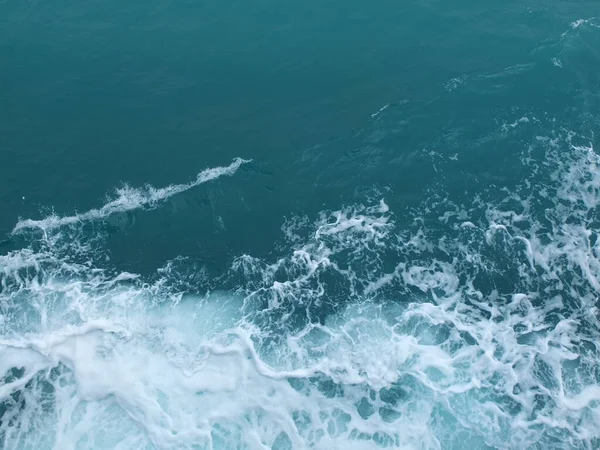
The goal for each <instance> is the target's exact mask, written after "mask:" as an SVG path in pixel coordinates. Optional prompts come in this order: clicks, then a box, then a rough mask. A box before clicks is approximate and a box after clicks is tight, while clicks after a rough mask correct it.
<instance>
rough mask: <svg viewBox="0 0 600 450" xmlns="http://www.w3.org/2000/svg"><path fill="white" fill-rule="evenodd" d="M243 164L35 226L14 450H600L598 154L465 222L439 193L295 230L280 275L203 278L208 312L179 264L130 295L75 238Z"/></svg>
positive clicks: (4, 429) (527, 159)
mask: <svg viewBox="0 0 600 450" xmlns="http://www.w3.org/2000/svg"><path fill="white" fill-rule="evenodd" d="M516 119H517V120H516V122H515V123H518V124H519V125H520V127H528V126H531V127H533V126H535V121H529V120H527V121H525V120H522V119H519V118H518V117H517V118H516ZM242 163H243V161H242V160H240V159H238V160H236V161H234V163H233V164H232V165H230V166H228V167H226V168H218V169H210V170H207V171H204V172H201V174H200V175H199V176H198V181H196V182H193V183H190V184H186V185H176V186H171V187H169V188H165V189H158V190H155V189H151V188H148V189H147V190H144V191H135V193H136V195H134V196H133V201H129V200H128V201H126V202H123V201H121V200H115V201H111V202H109V203H107V204H106V205H104V206H103V207H101V208H99V209H95V210H92V211H89V212H87V213H83V214H80V215H79V216H72V217H71V216H68V217H51V218H48V219H44V220H41V221H31V220H27V221H21V222H19V224H17V226H16V227H15V233H19V234H22V235H23V234H24V235H25V236H28V238H29V239H30V240H31V241H30V242H31V245H29V246H26V247H24V248H22V249H20V250H15V251H13V252H10V253H8V254H5V255H2V256H0V268H1V270H2V271H1V272H0V277H1V278H0V280H1V291H0V324H2V330H3V331H2V335H1V336H0V375H1V376H2V382H1V384H0V442H2V448H4V449H7V450H8V449H19V450H20V449H50V448H54V449H59V448H60V449H92V448H93V449H98V448H107V449H108V448H111V449H151V448H160V449H232V448H240V449H258V448H261V449H264V448H270V449H278V450H283V449H292V448H321V449H335V448H339V449H342V448H343V449H350V448H357V449H358V448H360V449H368V448H406V449H416V448H422V449H441V448H456V449H459V448H467V447H470V448H477V449H480V448H597V447H598V446H599V445H600V432H599V431H598V430H600V372H599V371H598V367H600V364H599V363H600V353H599V349H598V344H597V343H598V342H600V323H599V321H598V292H599V291H600V279H599V277H600V259H599V257H600V247H599V246H600V243H599V241H598V234H597V226H596V225H597V223H598V217H597V209H596V207H597V205H598V200H599V195H600V177H599V175H598V174H599V173H600V172H599V171H598V168H599V165H600V157H599V156H598V154H597V153H596V152H595V150H594V149H593V147H592V146H591V145H590V144H589V140H587V143H586V139H584V138H583V137H582V136H579V135H577V134H576V133H572V132H567V131H561V132H557V133H553V134H551V135H549V136H542V135H539V136H537V137H536V138H535V139H533V140H532V141H531V142H530V143H529V145H528V146H527V148H526V150H525V151H524V152H523V154H522V155H521V163H522V165H523V167H528V168H530V169H531V170H530V175H529V176H528V177H527V178H526V179H524V180H523V182H522V183H520V184H519V185H518V186H516V187H515V188H514V189H512V190H506V189H503V188H496V187H494V186H488V187H487V188H486V189H484V190H482V191H481V192H480V193H479V194H478V195H477V197H476V198H474V201H473V202H472V203H471V204H468V205H463V204H459V203H456V202H454V201H453V199H452V198H451V196H449V195H447V196H444V195H443V194H440V192H439V191H438V192H436V193H432V195H431V196H430V197H429V199H428V200H426V201H424V202H423V204H422V205H421V206H420V207H419V208H417V209H416V210H412V211H405V212H402V213H399V212H398V211H393V210H390V207H389V206H388V205H387V204H386V202H385V200H383V199H380V198H379V199H377V200H375V201H373V200H369V199H365V201H364V204H360V203H356V204H354V205H349V206H347V207H344V208H342V209H340V210H338V211H335V212H328V211H324V212H322V213H321V215H320V216H319V217H318V218H317V219H316V220H311V219H309V218H307V217H296V218H293V219H291V220H288V221H286V222H285V224H284V226H283V228H282V230H283V235H284V241H283V244H282V245H281V246H280V247H281V248H283V249H284V251H283V252H282V253H281V255H280V256H279V257H277V258H274V259H273V260H271V261H269V260H266V259H264V258H257V257H253V256H251V255H242V256H239V257H237V258H235V260H233V261H232V264H231V267H230V269H229V271H228V272H227V274H226V275H225V276H223V277H221V278H219V279H215V280H208V281H207V280H201V279H200V278H198V280H197V282H198V284H199V285H202V286H204V288H205V290H206V294H205V295H196V296H192V295H190V294H189V293H188V292H186V291H185V289H181V288H180V287H178V286H179V285H178V284H177V281H178V280H177V277H178V274H179V272H178V270H177V267H178V264H179V265H180V264H182V262H181V261H172V262H170V263H169V264H167V265H166V266H165V267H163V268H160V269H159V270H158V271H157V275H156V277H155V278H154V279H144V277H141V276H139V275H135V274H130V273H120V274H114V273H113V272H111V271H107V270H105V269H102V268H101V267H100V265H99V264H97V262H99V261H102V260H103V249H102V246H101V245H89V243H88V242H86V241H85V238H80V239H75V240H74V239H64V235H68V236H72V235H71V234H68V233H69V230H72V229H74V228H77V227H81V226H82V222H84V221H86V220H101V219H103V218H105V217H106V216H108V215H109V214H114V213H118V212H119V211H126V210H129V209H131V208H137V207H142V206H146V205H151V204H154V203H155V202H156V201H159V200H162V199H164V198H167V197H169V196H171V195H174V194H176V193H178V192H182V191H184V190H186V189H189V188H191V187H193V186H195V185H197V184H199V183H201V182H204V181H207V180H209V179H214V178H216V177H218V176H220V175H223V174H227V175H231V174H233V173H234V172H235V170H236V169H237V168H238V167H239V166H240V165H241V164H242ZM203 174H204V175H203ZM131 192H134V191H131ZM123 198H125V196H123V195H120V197H119V199H123ZM127 198H129V199H131V198H132V197H131V196H129V195H128V196H127ZM495 198H502V199H503V200H502V201H500V202H498V201H494V200H493V199H495ZM123 205H124V206H123ZM35 227H38V228H42V229H44V231H45V236H44V237H43V238H40V237H39V236H38V235H36V234H35V233H34V230H33V229H34V228H35ZM40 239H42V241H40ZM74 253H77V254H78V255H85V256H86V258H83V259H84V260H85V261H87V262H84V263H82V262H81V261H80V259H81V258H79V259H73V258H71V257H70V255H72V254H74Z"/></svg>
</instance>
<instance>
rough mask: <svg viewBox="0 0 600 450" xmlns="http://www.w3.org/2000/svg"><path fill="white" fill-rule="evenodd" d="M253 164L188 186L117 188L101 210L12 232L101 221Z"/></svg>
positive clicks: (236, 164)
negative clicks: (110, 199) (113, 196)
mask: <svg viewBox="0 0 600 450" xmlns="http://www.w3.org/2000/svg"><path fill="white" fill-rule="evenodd" d="M250 161H251V160H246V159H241V158H236V159H234V160H233V162H232V163H231V164H230V165H228V166H225V167H221V166H219V167H213V168H210V169H205V170H203V171H202V172H200V173H199V174H198V175H197V176H196V180H195V181H192V182H190V183H186V184H175V185H169V186H167V187H164V188H159V189H156V188H154V187H152V186H146V187H145V188H137V189H136V188H131V187H129V186H125V187H123V188H121V189H117V195H118V197H117V198H116V199H114V200H112V201H110V202H108V203H106V204H105V205H104V206H102V207H101V208H99V209H91V210H89V211H87V212H84V213H81V214H75V215H73V216H65V217H60V216H56V215H51V216H49V217H46V218H45V219H41V220H32V219H27V220H20V221H19V222H18V223H17V224H16V225H15V227H14V229H13V230H12V234H17V233H19V232H20V231H23V230H26V229H34V228H39V229H41V230H44V231H47V230H52V229H55V228H59V227H62V226H65V225H71V224H74V223H78V222H86V221H90V220H101V219H105V218H107V217H108V216H110V215H112V214H115V213H120V212H127V211H132V210H134V209H138V208H141V207H143V206H148V205H153V204H156V203H158V202H160V201H163V200H166V199H168V198H169V197H172V196H174V195H176V194H180V193H182V192H185V191H187V190H189V189H191V188H193V187H196V186H199V185H200V184H203V183H206V182H207V181H211V180H214V179H216V178H219V177H221V176H225V175H228V176H231V175H233V174H234V173H235V172H237V170H238V169H239V168H240V166H241V165H242V164H246V163H248V162H250Z"/></svg>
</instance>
